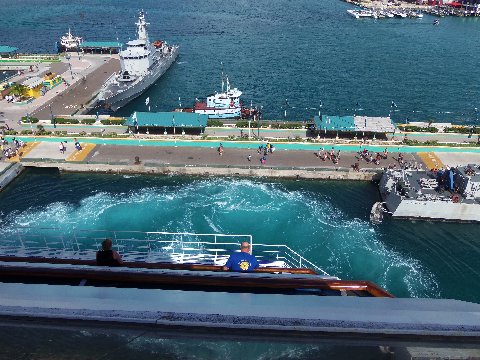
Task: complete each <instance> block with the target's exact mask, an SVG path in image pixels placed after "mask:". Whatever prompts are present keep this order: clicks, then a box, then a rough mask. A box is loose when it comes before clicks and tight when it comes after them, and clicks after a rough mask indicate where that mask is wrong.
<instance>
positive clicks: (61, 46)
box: [57, 28, 83, 52]
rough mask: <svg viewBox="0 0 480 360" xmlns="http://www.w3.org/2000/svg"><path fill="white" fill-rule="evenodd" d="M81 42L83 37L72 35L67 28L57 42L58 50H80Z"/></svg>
mask: <svg viewBox="0 0 480 360" xmlns="http://www.w3.org/2000/svg"><path fill="white" fill-rule="evenodd" d="M82 43H83V38H81V37H79V36H73V35H72V33H71V32H70V28H69V29H68V33H66V34H65V35H63V36H62V37H61V38H60V42H57V49H58V52H72V51H73V52H74V51H79V50H80V45H81V44H82Z"/></svg>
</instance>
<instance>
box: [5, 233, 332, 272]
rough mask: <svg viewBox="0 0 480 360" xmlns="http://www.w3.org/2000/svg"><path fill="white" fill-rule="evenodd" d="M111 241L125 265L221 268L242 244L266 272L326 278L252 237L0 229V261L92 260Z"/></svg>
mask: <svg viewBox="0 0 480 360" xmlns="http://www.w3.org/2000/svg"><path fill="white" fill-rule="evenodd" d="M105 238H111V239H112V240H113V243H114V248H115V249H116V250H118V251H119V252H120V253H121V255H122V258H123V259H124V260H125V261H127V262H147V263H157V262H171V263H177V264H202V265H224V264H225V262H226V261H227V259H228V257H229V256H230V254H231V253H232V252H234V251H238V249H239V247H240V243H241V242H242V241H248V242H249V243H250V244H251V245H252V253H253V254H254V255H255V256H256V258H257V259H258V260H259V262H260V263H261V266H265V267H277V268H310V269H312V270H314V271H316V272H317V273H319V274H320V275H324V276H329V274H328V273H327V272H325V271H324V270H323V269H321V268H320V267H318V266H316V265H315V264H313V263H312V262H310V261H308V260H307V259H305V258H304V257H303V256H301V255H300V254H298V253H297V252H295V251H294V250H292V249H291V248H290V247H288V246H286V245H282V244H255V243H253V239H252V236H251V235H229V234H195V233H188V232H184V233H172V232H143V231H118V230H73V231H70V232H68V233H64V232H63V231H62V230H61V229H57V228H30V227H19V228H16V229H0V239H1V240H0V255H2V256H22V257H28V256H34V257H54V258H61V259H83V260H86V259H95V253H96V251H97V250H98V249H100V248H101V242H102V241H103V240H104V239H105Z"/></svg>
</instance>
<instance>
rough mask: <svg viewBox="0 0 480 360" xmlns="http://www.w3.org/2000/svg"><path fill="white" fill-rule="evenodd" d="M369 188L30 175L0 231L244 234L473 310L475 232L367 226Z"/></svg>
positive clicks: (18, 185)
mask: <svg viewBox="0 0 480 360" xmlns="http://www.w3.org/2000/svg"><path fill="white" fill-rule="evenodd" d="M378 200H379V195H378V190H377V188H376V186H374V185H373V184H370V183H367V182H334V181H263V180H259V179H232V178H218V179H215V178H208V179H205V178H196V177H192V178H183V177H173V176H169V177H165V176H141V175H138V176H137V175H135V176H130V175H129V176H126V175H100V174H60V173H58V172H56V171H53V170H41V169H37V170H28V171H27V173H26V174H25V175H22V176H21V177H20V178H19V179H18V180H17V181H15V182H14V183H13V184H12V185H10V186H9V187H8V188H7V189H6V190H5V191H3V192H2V193H0V209H1V213H0V220H1V222H0V229H1V230H2V231H5V230H8V229H10V228H15V227H18V226H32V227H38V228H41V227H59V228H60V229H61V231H63V232H67V233H68V232H69V231H71V230H72V229H105V230H126V229H129V230H140V231H169V232H198V233H212V232H219V233H227V234H251V235H253V239H254V243H267V244H278V243H282V244H286V245H288V246H290V247H291V248H292V249H294V250H296V251H297V252H299V253H300V254H301V255H303V256H304V257H306V258H307V259H309V260H310V261H312V262H314V263H315V264H317V265H318V266H320V267H322V268H324V270H325V271H327V272H328V273H330V274H332V275H336V276H339V277H340V278H343V279H365V280H371V281H373V282H375V283H377V284H378V285H380V286H382V287H384V288H385V289H387V290H388V291H390V292H392V293H393V294H394V295H396V296H400V297H433V298H438V297H442V298H455V299H462V300H468V301H476V302H480V281H479V278H480V267H479V266H478V264H479V263H478V259H479V256H480V240H479V239H480V236H478V235H479V226H478V225H473V224H472V225H469V224H444V223H436V224H432V223H429V222H411V221H398V220H395V221H393V220H391V219H387V220H386V221H385V222H384V223H383V224H381V225H378V226H377V225H372V224H370V222H369V213H370V209H371V206H372V205H373V203H374V202H375V201H378Z"/></svg>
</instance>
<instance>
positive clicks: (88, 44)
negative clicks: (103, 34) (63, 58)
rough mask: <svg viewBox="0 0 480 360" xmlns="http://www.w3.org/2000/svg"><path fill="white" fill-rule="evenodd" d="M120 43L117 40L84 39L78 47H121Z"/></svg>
mask: <svg viewBox="0 0 480 360" xmlns="http://www.w3.org/2000/svg"><path fill="white" fill-rule="evenodd" d="M122 46H123V44H122V43H119V42H117V41H84V42H83V43H81V44H80V48H98V49H100V48H121V47H122Z"/></svg>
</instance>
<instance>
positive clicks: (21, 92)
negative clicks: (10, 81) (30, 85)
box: [10, 84, 27, 97]
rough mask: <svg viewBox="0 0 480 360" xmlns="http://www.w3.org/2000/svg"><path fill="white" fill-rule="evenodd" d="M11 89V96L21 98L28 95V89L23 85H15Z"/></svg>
mask: <svg viewBox="0 0 480 360" xmlns="http://www.w3.org/2000/svg"><path fill="white" fill-rule="evenodd" d="M10 89H11V90H10V93H11V94H13V95H15V96H19V97H22V96H25V94H26V93H27V87H26V86H25V85H21V84H14V85H12V87H11V88H10Z"/></svg>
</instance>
